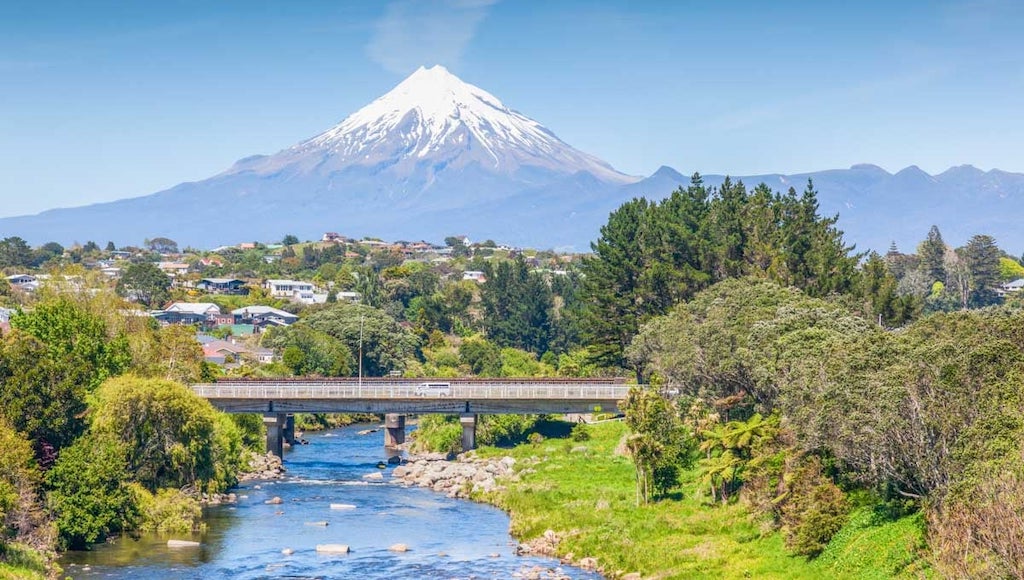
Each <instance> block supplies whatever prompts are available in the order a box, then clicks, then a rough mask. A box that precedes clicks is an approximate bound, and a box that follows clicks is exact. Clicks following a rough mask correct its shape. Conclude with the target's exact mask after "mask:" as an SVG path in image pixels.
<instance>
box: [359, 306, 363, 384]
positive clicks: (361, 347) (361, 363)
mask: <svg viewBox="0 0 1024 580" xmlns="http://www.w3.org/2000/svg"><path fill="white" fill-rule="evenodd" d="M359 396H360V397H362V396H363V315H362V314H360V315H359Z"/></svg>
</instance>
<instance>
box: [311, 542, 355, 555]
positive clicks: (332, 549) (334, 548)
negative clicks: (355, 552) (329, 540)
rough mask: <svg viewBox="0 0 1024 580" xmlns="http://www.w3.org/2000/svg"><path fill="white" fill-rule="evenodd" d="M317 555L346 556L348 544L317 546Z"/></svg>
mask: <svg viewBox="0 0 1024 580" xmlns="http://www.w3.org/2000/svg"><path fill="white" fill-rule="evenodd" d="M316 551H317V553H318V554H348V552H349V549H348V544H317V545H316Z"/></svg>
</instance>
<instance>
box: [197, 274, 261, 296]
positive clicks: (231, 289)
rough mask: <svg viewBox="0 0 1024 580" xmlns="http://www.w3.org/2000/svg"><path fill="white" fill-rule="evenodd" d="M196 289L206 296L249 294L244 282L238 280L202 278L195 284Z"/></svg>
mask: <svg viewBox="0 0 1024 580" xmlns="http://www.w3.org/2000/svg"><path fill="white" fill-rule="evenodd" d="M196 288H197V289H199V290H202V291H203V292H206V293H208V294H232V295H244V294H248V293H249V289H248V288H246V287H245V280H239V279H238V278H203V279H202V280H200V281H199V282H198V283H196Z"/></svg>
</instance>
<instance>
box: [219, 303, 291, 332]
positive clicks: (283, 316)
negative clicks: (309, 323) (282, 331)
mask: <svg viewBox="0 0 1024 580" xmlns="http://www.w3.org/2000/svg"><path fill="white" fill-rule="evenodd" d="M231 314H233V315H234V317H235V324H251V325H253V332H262V330H263V329H264V328H266V327H267V326H288V325H290V324H295V322H297V321H298V320H299V317H298V316H297V315H295V314H292V313H291V312H286V311H284V310H280V309H278V308H272V307H270V306H245V307H242V308H236V309H235V310H232V311H231Z"/></svg>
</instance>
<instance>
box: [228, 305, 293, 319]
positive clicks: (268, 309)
mask: <svg viewBox="0 0 1024 580" xmlns="http://www.w3.org/2000/svg"><path fill="white" fill-rule="evenodd" d="M231 314H234V315H235V316H244V315H246V314H248V315H250V316H259V315H261V314H274V315H277V316H281V317H283V318H298V315H295V314H292V313H291V312H286V311H284V310H281V309H278V308H274V307H272V306H243V307H242V308H236V309H234V310H232V311H231Z"/></svg>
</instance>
